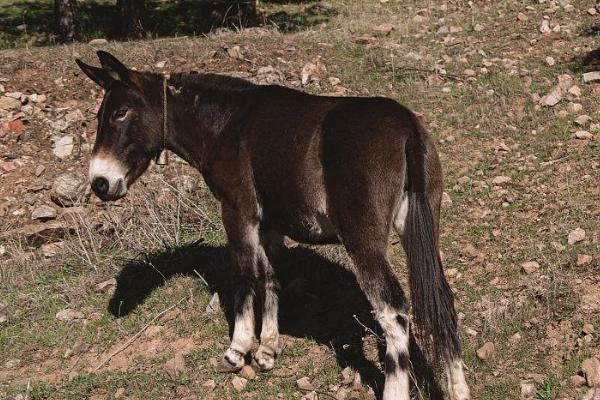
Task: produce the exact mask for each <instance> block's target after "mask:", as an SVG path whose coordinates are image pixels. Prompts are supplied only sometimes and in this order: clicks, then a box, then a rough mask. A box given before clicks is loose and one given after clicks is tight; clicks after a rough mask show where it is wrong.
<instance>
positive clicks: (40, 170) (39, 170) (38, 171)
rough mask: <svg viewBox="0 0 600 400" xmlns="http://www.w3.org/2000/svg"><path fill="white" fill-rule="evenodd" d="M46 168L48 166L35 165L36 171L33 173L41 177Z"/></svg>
mask: <svg viewBox="0 0 600 400" xmlns="http://www.w3.org/2000/svg"><path fill="white" fill-rule="evenodd" d="M45 170H46V167H45V166H43V165H41V164H40V165H38V166H37V167H35V171H34V172H33V173H34V175H35V176H37V177H38V178H39V177H40V176H41V175H42V174H43V173H44V171H45Z"/></svg>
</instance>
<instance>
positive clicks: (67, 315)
mask: <svg viewBox="0 0 600 400" xmlns="http://www.w3.org/2000/svg"><path fill="white" fill-rule="evenodd" d="M83 318H84V315H83V313H82V312H80V311H76V310H73V309H71V308H65V309H64V310H61V311H59V312H57V313H56V319H57V320H59V321H63V322H70V321H74V320H76V319H83Z"/></svg>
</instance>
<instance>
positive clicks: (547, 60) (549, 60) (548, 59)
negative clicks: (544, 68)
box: [545, 56, 556, 67]
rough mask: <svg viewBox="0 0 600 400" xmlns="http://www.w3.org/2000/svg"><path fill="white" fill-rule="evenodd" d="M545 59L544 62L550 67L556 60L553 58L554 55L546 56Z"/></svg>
mask: <svg viewBox="0 0 600 400" xmlns="http://www.w3.org/2000/svg"><path fill="white" fill-rule="evenodd" d="M545 61H546V64H547V65H548V66H550V67H551V66H553V65H554V64H556V60H555V59H554V57H550V56H548V57H546V58H545Z"/></svg>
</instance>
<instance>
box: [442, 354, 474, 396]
mask: <svg viewBox="0 0 600 400" xmlns="http://www.w3.org/2000/svg"><path fill="white" fill-rule="evenodd" d="M446 373H447V375H448V393H449V394H450V398H451V399H452V400H469V399H470V398H471V391H470V390H469V386H468V385H467V381H466V380H465V372H464V366H463V361H462V360H461V359H460V358H455V359H454V360H452V361H447V362H446Z"/></svg>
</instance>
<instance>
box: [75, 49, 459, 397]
mask: <svg viewBox="0 0 600 400" xmlns="http://www.w3.org/2000/svg"><path fill="white" fill-rule="evenodd" d="M98 57H99V59H100V63H101V65H102V67H101V68H98V67H94V66H91V65H87V64H85V63H83V62H82V61H81V60H76V62H77V64H78V65H79V67H80V68H81V69H82V70H83V72H84V73H85V74H86V75H87V76H88V77H89V78H91V79H92V80H93V81H94V82H96V83H97V84H98V85H100V86H101V87H102V88H104V90H105V95H104V99H103V101H102V105H101V107H100V109H99V111H98V132H97V136H96V142H95V145H94V148H93V151H92V158H91V162H90V167H89V179H90V183H91V187H92V190H93V191H94V193H95V194H96V195H97V196H98V197H99V198H100V199H102V200H105V201H110V200H116V199H119V198H122V197H123V196H125V195H126V194H127V191H128V188H129V187H130V186H131V185H132V184H133V183H134V182H135V181H136V179H137V178H138V177H139V176H140V175H142V174H143V173H144V171H145V170H146V169H147V167H148V165H149V164H150V162H151V161H152V160H153V159H154V158H156V157H157V155H158V154H160V153H161V152H162V151H163V150H165V149H168V150H170V151H172V152H174V153H176V154H177V155H179V156H180V157H181V158H183V159H184V160H186V161H187V162H188V163H189V164H190V165H192V166H193V167H194V168H196V169H198V171H199V172H200V173H201V174H202V175H203V177H204V179H205V181H206V183H207V185H208V186H209V188H210V190H211V191H212V192H213V194H214V195H215V197H216V198H217V199H219V201H220V203H221V213H222V221H223V225H224V227H225V231H226V233H227V238H228V248H229V252H230V255H231V262H232V264H233V271H234V272H233V275H234V279H233V280H234V285H235V295H234V313H235V325H234V329H233V335H232V339H231V345H230V347H229V348H228V349H227V350H226V351H225V354H224V356H223V364H224V365H225V366H227V367H228V368H229V369H230V370H238V369H240V368H242V367H243V366H244V363H245V356H246V355H248V354H249V353H250V351H251V349H252V346H253V345H254V340H255V334H254V332H255V319H254V318H255V314H254V307H255V304H256V305H257V306H258V305H261V306H262V326H261V332H260V345H259V347H258V349H257V351H256V353H255V354H254V359H255V361H256V363H257V365H258V366H259V368H260V369H261V370H263V371H267V370H270V369H272V368H273V367H274V363H275V358H276V357H277V355H278V353H279V351H280V346H279V331H278V297H277V295H278V282H277V280H276V276H275V273H274V270H273V267H272V265H271V263H270V260H272V259H273V257H272V254H273V253H272V252H273V251H276V250H277V249H278V248H280V247H281V245H282V242H283V235H287V236H289V237H291V238H292V239H294V240H296V241H298V242H302V243H307V244H328V243H342V244H343V245H344V246H345V248H346V249H347V251H348V253H349V254H350V256H351V258H352V260H353V262H354V264H355V274H356V277H357V281H358V283H359V285H360V287H361V289H362V290H363V292H364V293H365V295H366V297H367V299H368V300H369V302H370V304H371V305H372V307H373V310H374V314H375V317H376V319H377V321H378V322H379V324H380V325H381V327H382V329H383V331H384V334H385V340H386V354H385V363H384V365H385V386H384V390H383V399H384V400H392V399H393V400H398V399H401V400H408V399H409V376H408V368H409V354H408V348H409V334H410V329H409V306H408V303H407V299H406V297H405V295H404V292H403V290H402V288H401V286H400V283H399V282H398V280H397V279H396V277H395V276H394V273H393V271H392V267H391V265H390V262H389V260H388V255H387V243H388V239H389V235H390V231H391V229H392V228H393V229H395V231H396V232H397V233H398V234H399V236H400V238H401V242H402V245H403V247H404V249H405V252H406V255H407V264H408V270H409V282H410V294H411V303H412V314H413V321H414V322H415V328H416V329H415V334H417V335H418V337H419V338H420V340H421V342H422V343H423V344H424V345H425V347H428V348H429V347H430V348H431V349H432V350H431V351H430V355H431V356H432V357H433V358H434V359H436V360H439V359H441V360H443V361H444V365H445V368H446V372H447V377H448V394H449V397H450V398H451V399H452V400H466V399H469V398H470V391H469V388H468V386H467V383H466V381H465V377H464V371H463V361H462V358H461V348H460V341H459V337H458V333H457V318H456V313H455V310H454V297H453V294H452V291H451V289H450V287H449V285H448V283H447V281H446V279H445V277H444V272H443V270H442V263H441V259H440V253H439V214H440V203H441V195H442V171H441V165H440V161H439V158H438V154H437V151H436V149H435V144H434V140H433V139H432V137H431V136H430V135H429V133H428V132H427V131H426V130H425V128H424V127H423V125H422V124H421V123H420V122H419V120H418V119H417V117H416V116H415V114H413V113H412V112H411V111H410V110H408V109H407V108H405V107H403V106H402V105H400V104H398V103H397V102H395V101H393V100H391V99H387V98H360V97H346V98H341V97H323V96H313V95H309V94H305V93H303V92H301V91H297V90H293V89H289V88H286V87H282V86H274V85H269V86H259V85H255V84H253V83H250V82H248V81H245V80H242V79H236V78H231V77H226V76H220V75H214V74H198V73H193V72H190V73H178V74H173V75H171V76H170V77H168V78H166V77H164V76H163V75H160V74H155V73H149V72H138V71H134V70H130V69H128V68H127V67H126V66H125V65H123V64H122V63H121V62H120V61H119V60H117V59H116V58H115V57H114V56H112V55H111V54H109V53H107V52H103V51H99V52H98Z"/></svg>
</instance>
